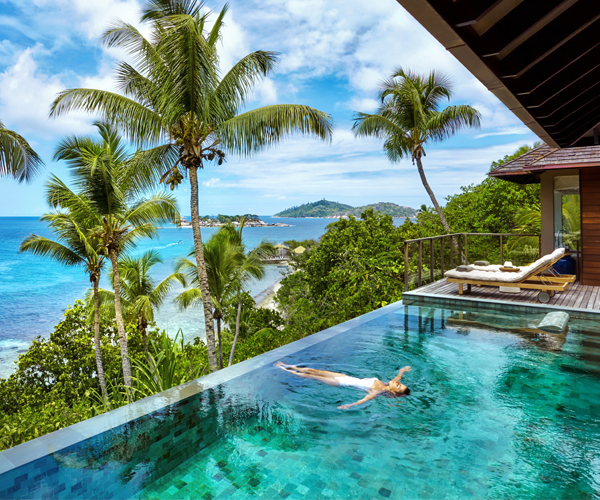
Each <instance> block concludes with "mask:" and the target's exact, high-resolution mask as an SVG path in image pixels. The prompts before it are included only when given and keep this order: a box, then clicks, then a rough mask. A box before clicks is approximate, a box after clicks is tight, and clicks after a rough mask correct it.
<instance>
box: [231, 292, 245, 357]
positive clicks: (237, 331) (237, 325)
mask: <svg viewBox="0 0 600 500" xmlns="http://www.w3.org/2000/svg"><path fill="white" fill-rule="evenodd" d="M241 319H242V294H241V293H240V291H239V290H238V309H237V316H236V317H235V337H233V345H232V346H231V353H230V354H229V364H228V365H227V366H231V365H232V364H233V356H234V355H235V346H236V344H237V340H238V337H239V335H240V320H241Z"/></svg>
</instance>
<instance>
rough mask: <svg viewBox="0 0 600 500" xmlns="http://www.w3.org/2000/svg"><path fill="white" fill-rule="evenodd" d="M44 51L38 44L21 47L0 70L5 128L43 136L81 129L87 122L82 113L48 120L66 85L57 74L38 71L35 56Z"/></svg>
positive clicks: (48, 136) (47, 136) (0, 104)
mask: <svg viewBox="0 0 600 500" xmlns="http://www.w3.org/2000/svg"><path fill="white" fill-rule="evenodd" d="M44 52H45V49H44V48H43V47H42V46H41V45H39V44H37V45H35V46H34V47H32V48H28V49H25V50H24V51H22V52H21V53H20V54H19V55H18V57H17V59H16V62H15V63H14V64H13V65H12V66H10V67H9V68H7V69H6V70H5V71H4V72H2V73H0V88H1V89H2V92H1V93H0V116H1V117H2V120H3V121H4V122H5V124H6V125H7V126H8V127H10V128H15V129H17V130H18V131H19V132H21V133H22V134H26V135H28V134H33V135H36V136H37V137H39V138H44V139H50V138H55V137H57V136H58V135H62V134H65V133H71V132H75V131H81V129H82V128H84V129H85V128H86V123H87V122H89V117H85V116H84V115H82V114H77V113H72V114H70V115H68V116H66V117H61V118H59V119H57V120H54V121H50V120H49V119H48V113H49V111H50V105H51V103H52V102H53V101H54V99H55V97H56V95H57V94H58V92H60V91H62V90H64V89H65V88H66V87H65V84H64V83H63V82H62V81H61V79H60V76H59V75H53V74H48V73H45V72H42V71H40V70H39V68H38V65H37V63H36V60H35V59H36V56H39V55H42V54H44Z"/></svg>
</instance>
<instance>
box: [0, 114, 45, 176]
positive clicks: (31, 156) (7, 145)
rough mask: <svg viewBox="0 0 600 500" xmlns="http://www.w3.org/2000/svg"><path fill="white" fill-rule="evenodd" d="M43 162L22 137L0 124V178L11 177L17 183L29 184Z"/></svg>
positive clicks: (40, 168)
mask: <svg viewBox="0 0 600 500" xmlns="http://www.w3.org/2000/svg"><path fill="white" fill-rule="evenodd" d="M43 166H44V162H43V161H42V159H41V158H40V157H39V156H38V154H37V153H36V152H35V151H34V150H33V148H32V147H31V146H30V145H29V143H28V142H27V141H26V140H25V138H24V137H22V136H20V135H19V134H17V133H16V132H13V131H12V130H9V129H7V128H5V127H4V125H2V122H0V177H8V176H10V177H13V178H14V179H16V180H17V181H18V182H31V181H32V180H33V178H34V177H36V176H37V175H38V174H39V173H40V171H41V170H42V168H43Z"/></svg>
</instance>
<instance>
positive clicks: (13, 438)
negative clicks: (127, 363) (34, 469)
mask: <svg viewBox="0 0 600 500" xmlns="http://www.w3.org/2000/svg"><path fill="white" fill-rule="evenodd" d="M97 414H98V410H97V409H96V408H95V407H94V406H93V405H92V404H90V401H89V400H88V399H83V400H80V401H76V402H74V403H73V404H72V405H69V404H67V403H66V402H65V401H63V400H61V399H58V398H57V399H55V400H54V401H48V402H47V403H46V404H44V405H38V406H27V407H24V408H23V409H22V410H21V411H19V412H18V413H10V414H9V413H1V414H0V450H3V449H6V448H11V447H12V446H16V445H18V444H21V443H24V442H25V441H29V440H30V439H34V438H37V437H40V436H43V435H44V434H48V433H49V432H54V431H56V430H58V429H62V428H63V427H67V426H69V425H72V424H76V423H77V422H81V421H82V420H86V419H88V418H90V417H93V416H95V415H97Z"/></svg>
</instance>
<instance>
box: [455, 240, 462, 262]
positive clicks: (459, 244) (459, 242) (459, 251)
mask: <svg viewBox="0 0 600 500" xmlns="http://www.w3.org/2000/svg"><path fill="white" fill-rule="evenodd" d="M461 264H462V234H459V235H458V265H459V266H460V265H461ZM456 267H458V266H456Z"/></svg>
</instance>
